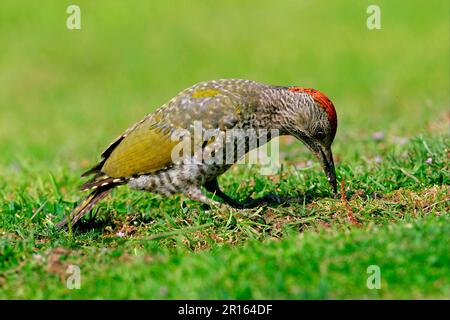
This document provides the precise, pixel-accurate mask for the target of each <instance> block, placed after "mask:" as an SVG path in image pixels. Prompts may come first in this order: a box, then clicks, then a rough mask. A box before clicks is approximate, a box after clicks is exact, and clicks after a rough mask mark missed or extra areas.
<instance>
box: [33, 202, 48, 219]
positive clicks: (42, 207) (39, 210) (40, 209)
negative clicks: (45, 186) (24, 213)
mask: <svg viewBox="0 0 450 320" xmlns="http://www.w3.org/2000/svg"><path fill="white" fill-rule="evenodd" d="M47 202H48V200H45V201H44V203H43V204H41V206H40V207H39V208H38V209H37V210H36V212H35V213H34V214H33V216H32V217H31V218H30V222H31V221H33V219H34V217H36V215H37V214H38V213H39V212H41V211H42V209H44V206H45V205H46V204H47Z"/></svg>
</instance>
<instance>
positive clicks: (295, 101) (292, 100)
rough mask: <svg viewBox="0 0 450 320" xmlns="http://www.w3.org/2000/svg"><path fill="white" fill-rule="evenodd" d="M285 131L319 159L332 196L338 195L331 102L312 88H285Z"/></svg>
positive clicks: (332, 106)
mask: <svg viewBox="0 0 450 320" xmlns="http://www.w3.org/2000/svg"><path fill="white" fill-rule="evenodd" d="M284 90H286V91H285V95H286V100H285V101H286V103H285V106H286V108H285V112H286V114H287V117H285V119H287V120H286V122H285V131H286V133H287V134H291V135H293V136H294V137H296V138H297V139H299V140H301V141H302V142H303V143H304V144H305V145H306V147H307V148H308V149H309V150H310V151H311V152H312V153H313V154H314V156H315V157H316V158H318V159H319V161H320V163H321V164H322V167H323V170H324V171H325V174H326V175H327V178H328V181H329V183H330V184H331V186H332V188H333V191H334V193H337V181H336V171H335V168H334V161H333V154H332V152H331V144H332V143H333V140H334V136H335V135H336V129H337V116H336V110H335V109H334V105H333V103H332V102H331V101H330V99H328V98H327V97H326V96H325V95H324V94H323V93H321V92H320V91H317V90H315V89H312V88H301V87H287V88H286V89H284Z"/></svg>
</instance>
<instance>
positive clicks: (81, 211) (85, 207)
mask: <svg viewBox="0 0 450 320" xmlns="http://www.w3.org/2000/svg"><path fill="white" fill-rule="evenodd" d="M114 187H115V185H113V184H109V185H106V186H104V187H100V188H98V189H95V190H94V191H92V192H91V193H90V194H89V195H88V196H87V197H86V198H84V199H83V201H81V203H80V204H79V205H78V206H76V207H75V209H73V210H72V212H71V213H70V215H69V217H68V218H67V217H66V218H64V219H63V220H62V221H60V222H58V223H57V224H56V226H57V227H58V228H61V227H64V226H65V225H66V224H67V222H68V220H69V219H70V221H71V222H72V224H75V223H76V222H77V221H78V220H79V219H80V218H81V217H83V216H84V215H85V214H86V213H87V212H89V211H90V210H91V209H92V208H93V207H94V206H95V205H96V204H97V203H98V202H99V201H100V200H102V199H103V198H104V197H106V196H107V195H108V194H109V193H110V192H111V191H112V189H113V188H114Z"/></svg>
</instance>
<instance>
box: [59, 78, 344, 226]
mask: <svg viewBox="0 0 450 320" xmlns="http://www.w3.org/2000/svg"><path fill="white" fill-rule="evenodd" d="M196 127H197V129H198V130H197V129H196ZM336 128H337V116H336V111H335V108H334V106H333V103H332V102H331V101H330V100H329V99H328V98H327V97H326V96H325V95H324V94H323V93H321V92H319V91H317V90H315V89H311V88H303V87H296V86H274V85H267V84H262V83H257V82H255V81H251V80H242V79H222V80H212V81H206V82H202V83H199V84H196V85H194V86H192V87H190V88H187V89H185V90H183V91H181V92H180V93H179V94H177V95H176V96H175V97H174V98H173V99H172V100H170V101H169V102H167V103H166V104H164V105H163V106H162V107H160V108H159V109H157V110H156V111H155V112H153V113H151V114H148V115H146V116H145V117H144V118H143V119H142V120H141V121H139V122H138V123H136V124H134V125H133V126H131V127H130V128H129V129H127V130H126V131H125V132H124V133H123V134H121V135H120V136H119V137H118V138H116V139H115V140H114V141H113V142H112V143H111V144H110V145H109V146H108V147H107V148H106V150H105V151H103V153H102V155H101V156H102V160H101V161H100V162H99V163H98V164H97V165H95V166H94V167H93V168H92V169H90V170H89V171H87V172H85V173H84V174H83V175H82V176H83V177H84V176H91V175H92V178H91V179H90V180H89V181H87V182H86V183H84V184H83V185H82V186H81V190H90V191H91V193H90V194H89V195H88V196H87V197H86V198H85V199H84V200H83V201H82V202H81V203H80V204H79V205H78V206H77V207H76V208H75V209H74V210H73V211H72V213H71V214H70V216H69V217H68V219H70V220H71V222H72V223H75V222H76V221H78V220H79V219H80V218H81V217H82V216H83V215H84V214H86V213H87V212H88V211H90V210H91V209H92V208H93V206H94V205H95V204H96V203H97V202H98V201H100V200H101V199H102V198H104V197H105V196H106V195H107V194H108V193H109V192H111V190H112V189H113V188H115V187H117V186H119V185H123V184H127V185H128V186H129V187H130V188H132V189H137V190H144V191H148V192H152V193H157V194H161V195H164V196H170V195H173V194H186V195H187V196H188V197H190V198H191V199H194V200H197V201H200V202H202V203H206V204H208V205H212V206H220V205H223V204H221V203H219V202H216V201H214V200H212V199H210V198H208V197H206V196H205V195H204V194H203V192H202V190H201V186H203V187H204V188H205V189H206V190H207V191H209V192H212V193H215V195H217V196H218V197H220V198H221V199H223V201H224V202H225V203H226V204H228V205H231V206H232V207H236V208H248V207H253V206H257V205H260V204H262V203H264V202H265V201H267V200H274V199H275V200H276V198H274V197H271V196H267V197H263V198H260V199H254V200H250V201H247V202H239V201H236V200H234V199H232V198H230V197H229V196H227V195H226V194H225V193H223V192H222V190H221V189H220V188H219V185H218V182H217V177H218V176H219V175H221V174H222V173H224V172H225V171H226V170H228V169H229V168H230V166H231V165H232V164H233V163H235V162H237V160H239V158H240V157H242V156H243V155H244V154H245V153H247V152H248V151H249V150H251V149H254V148H256V147H258V146H259V145H258V143H255V141H261V139H260V138H261V137H262V136H265V138H266V139H265V140H264V139H263V141H264V142H267V141H269V140H270V139H272V138H273V137H275V136H278V135H292V136H294V137H295V138H297V139H298V140H300V141H302V142H303V143H304V144H305V145H306V147H307V148H308V149H309V150H310V151H311V152H312V153H313V154H314V156H315V157H317V158H318V159H319V161H320V163H321V164H322V167H323V169H324V171H325V174H326V175H327V178H328V181H329V182H330V184H331V186H332V188H333V190H334V192H335V193H336V191H337V185H336V173H335V169H334V162H333V156H332V153H331V144H332V142H333V140H334V137H335V135H336ZM196 131H197V132H196ZM249 131H252V132H253V133H256V134H248V132H249ZM206 132H208V134H205V133H206ZM233 132H238V134H230V133H233ZM198 133H200V134H198ZM230 136H231V137H232V138H230ZM236 137H237V139H236ZM186 142H187V143H186ZM239 150H240V152H239ZM68 219H67V218H66V219H64V220H63V221H61V222H59V223H58V226H63V225H65V224H66V223H67V222H68Z"/></svg>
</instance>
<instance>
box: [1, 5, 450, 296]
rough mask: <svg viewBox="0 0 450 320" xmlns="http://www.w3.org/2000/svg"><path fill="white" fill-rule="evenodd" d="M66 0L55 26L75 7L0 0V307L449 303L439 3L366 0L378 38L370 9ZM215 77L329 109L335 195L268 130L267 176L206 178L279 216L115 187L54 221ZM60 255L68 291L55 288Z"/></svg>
mask: <svg viewBox="0 0 450 320" xmlns="http://www.w3.org/2000/svg"><path fill="white" fill-rule="evenodd" d="M77 3H78V4H79V5H80V7H81V11H82V29H81V30H78V31H69V30H67V29H66V28H65V19H66V17H67V14H66V13H65V10H66V7H67V5H69V4H72V2H64V1H43V2H39V3H38V2H34V1H24V2H20V3H18V2H17V1H12V0H7V1H2V3H1V4H0V42H1V43H2V50H0V68H1V69H0V70H2V72H0V87H1V88H2V94H1V95H0V150H2V152H1V154H0V175H1V177H2V178H1V179H0V298H3V299H9V298H20V299H27V298H67V299H69V298H81V299H90V298H178V299H182V298H190V299H192V298H225V299H229V298H260V299H270V298H277V299H280V298H288V299H312V298H326V299H330V298H346V299H347V298H357V299H363V298H389V299H392V298H394V299H396V298H400V299H404V298H425V299H428V298H448V297H449V296H450V279H449V274H450V268H449V266H450V261H449V260H450V257H449V256H450V253H449V248H450V240H449V236H448V234H449V231H450V230H449V222H450V221H449V219H450V216H449V214H448V212H449V209H450V205H449V204H450V197H449V194H450V173H449V172H450V170H449V154H450V153H449V152H450V149H449V147H450V137H449V107H450V106H449V85H450V84H449V78H448V70H449V60H448V52H449V43H448V38H449V31H448V30H449V29H448V26H449V16H448V12H449V4H448V3H445V1H428V2H427V3H426V4H425V3H424V4H420V3H419V2H414V3H404V2H402V1H378V3H379V5H380V7H381V10H382V30H377V31H369V30H368V29H367V28H366V25H365V23H366V21H365V19H366V17H367V14H366V8H367V6H368V5H369V4H372V2H370V1H358V3H355V2H352V1H345V2H339V4H337V3H334V2H329V3H327V4H320V5H318V4H316V3H315V2H312V1H280V2H277V3H275V2H273V1H246V2H238V1H230V2H225V3H223V2H210V1H208V2H207V1H199V2H196V3H195V4H194V3H191V2H190V3H189V4H188V3H187V2H184V1H170V2H167V3H163V2H160V3H150V2H144V1H129V2H127V4H125V2H119V1H101V2H98V3H97V2H92V1H78V2H77ZM425 13H426V14H425ZM263 21H267V23H262V22H263ZM224 77H240V78H249V79H253V80H257V81H261V82H267V83H274V84H293V85H302V86H311V87H315V88H318V89H320V90H322V91H324V92H325V93H327V95H329V96H330V97H331V98H332V100H333V102H334V103H335V105H336V108H337V111H338V116H339V128H338V134H337V136H336V140H335V143H334V147H333V150H334V154H335V157H336V162H337V173H338V177H339V180H342V186H341V191H340V198H336V199H334V198H333V197H332V196H331V193H330V189H329V186H328V185H327V181H326V179H325V177H324V175H323V173H322V172H321V170H320V167H319V165H318V164H317V162H316V161H315V160H314V159H313V158H312V157H311V155H309V154H308V152H307V151H306V150H305V148H303V147H302V146H301V145H300V144H299V143H297V142H292V141H291V140H288V139H282V146H281V147H282V149H281V153H282V156H283V168H282V170H281V171H280V172H279V174H277V175H275V176H270V177H268V176H261V175H260V174H259V170H258V167H256V166H253V167H249V168H246V167H244V166H235V167H233V168H232V169H231V171H230V172H228V173H226V174H225V175H224V176H223V177H221V179H220V182H221V184H222V185H223V188H224V189H225V190H226V191H227V193H229V194H230V195H232V196H233V197H236V198H240V199H245V198H246V197H248V196H250V195H251V196H253V197H257V196H261V195H264V194H266V193H269V192H276V193H279V194H282V195H288V196H291V197H295V198H294V199H293V200H292V201H291V202H290V203H287V204H285V205H282V206H274V207H262V208H258V209H254V210H243V211H234V210H228V211H227V210H223V211H220V210H217V209H209V210H208V209H207V208H204V207H203V206H201V205H199V204H197V203H195V202H192V201H189V200H186V199H185V198H184V197H181V196H178V197H173V198H169V199H164V198H162V197H159V196H155V195H149V194H144V193H139V192H134V191H130V190H128V189H127V188H126V187H122V188H118V189H117V190H115V191H114V192H113V193H112V196H111V197H108V198H107V199H106V200H105V201H103V202H101V203H100V205H99V206H98V207H97V208H96V210H94V212H93V213H92V214H91V215H89V216H88V217H86V218H85V219H83V220H82V221H81V223H80V224H79V225H78V226H77V227H76V228H74V230H70V231H58V230H56V229H55V228H54V223H55V222H56V221H59V220H60V219H61V218H62V217H64V216H65V215H66V214H67V213H68V212H69V211H70V210H71V209H72V208H73V207H74V206H75V205H76V203H77V202H78V201H79V200H80V199H81V198H82V197H83V194H82V193H80V192H79V191H78V189H77V187H78V185H79V184H80V183H81V182H82V180H81V179H80V178H79V174H80V173H81V172H83V170H85V169H86V168H88V167H89V166H90V165H91V164H93V163H94V162H95V161H96V160H98V154H99V153H100V151H101V150H102V149H103V148H104V147H105V146H106V145H107V144H108V143H109V142H110V141H111V140H112V139H113V138H114V137H115V136H117V135H118V134H119V133H120V132H121V131H122V130H123V129H125V128H126V127H128V126H129V125H130V124H131V123H133V122H134V121H136V120H138V119H139V118H140V117H142V116H143V115H144V114H146V113H148V112H150V111H151V110H153V109H154V108H155V107H157V106H159V105H160V104H162V103H164V102H165V101H167V100H168V99H170V98H171V97H172V96H173V95H174V94H176V93H177V92H178V91H179V90H181V89H182V88H185V87H187V86H189V85H191V84H193V83H195V82H198V81H202V80H206V79H213V78H224ZM374 132H381V133H382V134H383V135H384V137H383V138H382V139H380V140H377V139H374V138H373V136H372V135H373V133H374ZM308 160H312V161H313V162H312V163H313V165H312V166H309V165H305V163H306V162H307V161H308ZM119 235H122V236H119ZM70 264H75V265H78V266H80V269H81V275H82V280H81V289H80V290H69V289H67V287H66V280H67V277H68V275H67V274H66V269H67V267H68V265H70ZM370 265H378V266H379V267H380V270H381V289H380V290H370V289H368V288H367V286H366V281H367V278H368V276H369V274H367V268H368V267H369V266H370Z"/></svg>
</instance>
